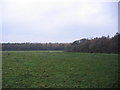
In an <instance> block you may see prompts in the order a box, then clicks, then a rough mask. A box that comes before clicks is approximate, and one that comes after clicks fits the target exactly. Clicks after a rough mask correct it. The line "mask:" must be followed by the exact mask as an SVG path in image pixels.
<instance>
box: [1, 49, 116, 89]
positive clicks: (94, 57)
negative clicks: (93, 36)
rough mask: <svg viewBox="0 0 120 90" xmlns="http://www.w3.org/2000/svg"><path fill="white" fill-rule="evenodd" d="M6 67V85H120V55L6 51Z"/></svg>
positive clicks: (99, 86)
mask: <svg viewBox="0 0 120 90" xmlns="http://www.w3.org/2000/svg"><path fill="white" fill-rule="evenodd" d="M8 53H9V54H8ZM2 66H3V72H2V74H3V77H2V78H3V79H2V86H3V88H115V87H117V79H118V55H117V54H95V53H72V52H62V51H58V52H57V51H55V52H49V51H9V52H7V51H4V52H3V56H2Z"/></svg>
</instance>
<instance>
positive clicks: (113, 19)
mask: <svg viewBox="0 0 120 90" xmlns="http://www.w3.org/2000/svg"><path fill="white" fill-rule="evenodd" d="M2 16H3V19H2V21H3V22H2V30H3V31H2V37H3V39H2V43H8V42H9V43H11V42H12V43H13V42H15V43H25V42H30V43H36V42H38V43H39V42H40V43H47V42H48V43H49V42H50V43H71V42H73V41H75V40H80V39H82V38H88V39H90V38H95V37H102V36H108V35H109V36H110V37H113V36H114V35H115V34H116V33H117V32H118V2H78V1H77V0H75V1H72V2H68V1H67V0H65V1H59V2H57V1H52V0H51V1H49V2H48V1H47V2H46V0H45V1H39V0H29V1H26V0H21V1H16V0H9V1H8V0H5V1H3V11H2Z"/></svg>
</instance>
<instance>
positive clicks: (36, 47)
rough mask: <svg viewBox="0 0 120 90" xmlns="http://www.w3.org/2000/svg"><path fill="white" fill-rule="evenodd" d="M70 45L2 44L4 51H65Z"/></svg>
mask: <svg viewBox="0 0 120 90" xmlns="http://www.w3.org/2000/svg"><path fill="white" fill-rule="evenodd" d="M67 45H68V43H2V50H3V51H5V50H7V51H12V50H16V51H18V50H64V48H65V47H66V46H67Z"/></svg>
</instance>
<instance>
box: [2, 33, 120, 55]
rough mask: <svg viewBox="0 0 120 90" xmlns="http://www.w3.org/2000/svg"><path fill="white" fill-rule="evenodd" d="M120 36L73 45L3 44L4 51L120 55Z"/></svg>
mask: <svg viewBox="0 0 120 90" xmlns="http://www.w3.org/2000/svg"><path fill="white" fill-rule="evenodd" d="M118 46H120V34H119V33H116V34H115V35H114V36H113V37H111V38H110V37H109V36H107V37H105V36H102V37H100V38H98V37H96V38H93V39H86V38H83V39H80V40H76V41H74V42H73V43H2V50H3V51H5V50H7V51H10V50H11V51H13V50H16V51H18V50H64V51H65V52H87V53H120V48H119V47H118Z"/></svg>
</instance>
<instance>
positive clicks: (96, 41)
mask: <svg viewBox="0 0 120 90" xmlns="http://www.w3.org/2000/svg"><path fill="white" fill-rule="evenodd" d="M118 46H120V34H119V33H116V34H115V35H114V37H111V38H110V37H109V36H107V37H105V36H102V37H100V38H98V37H96V38H93V39H86V38H84V39H81V40H76V41H74V42H73V43H71V44H70V45H69V46H67V48H65V51H67V52H87V53H120V48H119V47H118Z"/></svg>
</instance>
